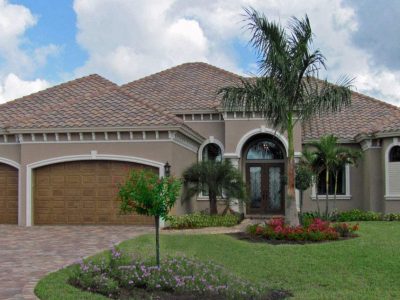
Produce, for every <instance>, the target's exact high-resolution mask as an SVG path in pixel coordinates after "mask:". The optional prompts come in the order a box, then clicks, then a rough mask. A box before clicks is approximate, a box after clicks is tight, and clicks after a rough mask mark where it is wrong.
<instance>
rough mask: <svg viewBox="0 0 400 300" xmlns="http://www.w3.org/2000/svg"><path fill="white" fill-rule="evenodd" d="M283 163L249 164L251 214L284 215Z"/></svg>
mask: <svg viewBox="0 0 400 300" xmlns="http://www.w3.org/2000/svg"><path fill="white" fill-rule="evenodd" d="M283 166H284V165H283V163H247V164H246V180H247V187H248V191H249V196H250V201H249V203H248V205H247V213H249V214H271V213H284V202H283V200H284V184H283V181H282V177H283V175H284V173H283Z"/></svg>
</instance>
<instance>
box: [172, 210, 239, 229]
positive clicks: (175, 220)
mask: <svg viewBox="0 0 400 300" xmlns="http://www.w3.org/2000/svg"><path fill="white" fill-rule="evenodd" d="M241 220H242V218H241V217H240V216H239V215H223V216H222V215H214V216H210V215H207V214H204V213H194V214H188V215H182V216H169V217H168V219H167V228H172V229H186V228H203V227H221V226H225V227H230V226H235V225H237V224H239V223H240V221H241Z"/></svg>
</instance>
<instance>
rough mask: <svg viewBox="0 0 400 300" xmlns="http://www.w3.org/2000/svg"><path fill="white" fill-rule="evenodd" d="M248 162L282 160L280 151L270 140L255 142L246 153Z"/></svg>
mask: <svg viewBox="0 0 400 300" xmlns="http://www.w3.org/2000/svg"><path fill="white" fill-rule="evenodd" d="M246 158H247V159H248V160H272V159H283V152H282V149H281V148H280V147H279V146H278V145H277V144H276V143H274V142H273V141H272V140H268V139H264V140H261V141H255V142H254V143H253V144H251V145H250V147H249V150H248V151H247V157H246Z"/></svg>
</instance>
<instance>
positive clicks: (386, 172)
mask: <svg viewBox="0 0 400 300" xmlns="http://www.w3.org/2000/svg"><path fill="white" fill-rule="evenodd" d="M395 146H400V142H399V138H397V137H394V138H393V142H392V143H391V144H389V145H388V146H387V148H386V151H385V199H386V200H391V198H396V197H397V195H390V191H389V174H388V168H389V153H390V150H392V148H393V147H395Z"/></svg>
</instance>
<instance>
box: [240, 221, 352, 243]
mask: <svg viewBox="0 0 400 300" xmlns="http://www.w3.org/2000/svg"><path fill="white" fill-rule="evenodd" d="M310 220H311V219H310ZM357 230H358V224H357V225H354V226H351V225H348V224H345V223H344V224H335V225H333V226H332V225H331V224H330V223H329V222H328V221H323V220H321V219H318V218H316V219H312V221H310V223H309V224H308V225H306V226H297V227H292V226H288V225H286V224H285V223H284V220H283V219H281V218H277V219H272V220H270V221H268V222H267V223H265V224H255V225H250V226H248V227H247V232H248V234H250V235H252V236H258V237H262V238H265V239H268V240H289V241H313V242H318V241H324V240H337V239H338V238H339V237H349V236H354V232H355V231H357Z"/></svg>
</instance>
